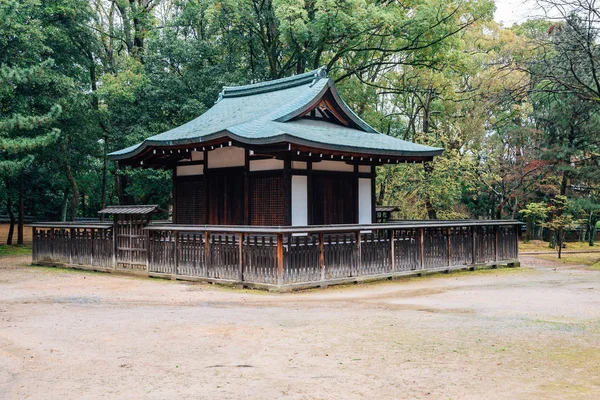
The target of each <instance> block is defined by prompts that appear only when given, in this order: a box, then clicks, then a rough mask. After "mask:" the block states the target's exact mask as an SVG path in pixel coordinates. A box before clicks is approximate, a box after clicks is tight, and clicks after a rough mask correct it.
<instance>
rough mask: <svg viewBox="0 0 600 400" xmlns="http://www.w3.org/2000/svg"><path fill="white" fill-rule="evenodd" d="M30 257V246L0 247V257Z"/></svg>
mask: <svg viewBox="0 0 600 400" xmlns="http://www.w3.org/2000/svg"><path fill="white" fill-rule="evenodd" d="M27 255H31V246H29V245H23V246H7V245H2V246H0V257H8V256H27Z"/></svg>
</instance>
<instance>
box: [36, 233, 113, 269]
mask: <svg viewBox="0 0 600 400" xmlns="http://www.w3.org/2000/svg"><path fill="white" fill-rule="evenodd" d="M31 226H32V230H33V246H32V258H33V262H39V263H42V262H47V263H62V264H69V265H82V266H92V267H105V268H110V267H113V266H114V263H115V252H114V240H113V229H112V224H111V223H101V222H98V223H92V224H81V223H60V222H56V223H47V224H32V225H31Z"/></svg>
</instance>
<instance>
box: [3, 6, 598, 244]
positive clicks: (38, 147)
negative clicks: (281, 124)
mask: <svg viewBox="0 0 600 400" xmlns="http://www.w3.org/2000/svg"><path fill="white" fill-rule="evenodd" d="M585 4H586V3H585V2H583V3H580V4H579V5H578V7H576V9H575V10H574V12H573V13H570V14H568V15H564V16H563V17H564V18H563V21H562V22H556V21H553V22H549V21H527V22H525V23H523V24H521V25H518V26H514V27H512V28H503V27H500V26H498V25H497V24H496V23H494V22H493V21H492V15H493V10H494V3H493V2H492V1H487V0H468V1H464V2H452V1H448V0H434V1H424V0H413V1H409V2H402V3H400V2H380V1H375V0H344V1H338V0H315V1H304V0H293V1H283V0H266V1H259V0H248V1H241V0H160V1H152V2H148V1H143V0H130V1H121V0H117V1H111V2H105V1H102V0H91V1H90V2H83V3H82V2H81V1H79V0H41V1H37V0H19V1H14V0H0V150H2V151H3V153H2V157H0V175H2V177H3V178H5V179H2V181H1V183H0V185H2V187H1V190H0V202H1V203H2V204H6V203H7V201H9V200H15V198H16V195H17V193H16V190H15V183H16V176H17V175H19V174H24V175H23V176H24V177H25V178H26V180H27V182H28V185H27V187H26V189H25V191H26V193H25V208H26V212H27V213H28V214H34V215H38V216H41V217H43V218H47V219H56V218H62V217H65V218H74V217H78V216H86V217H95V216H96V214H95V211H96V210H97V209H98V208H100V207H102V206H104V205H107V204H110V203H117V202H134V203H158V204H160V205H161V206H162V207H164V208H167V207H168V205H169V203H170V202H171V186H170V174H169V172H166V171H153V170H140V169H121V170H118V169H117V168H115V166H114V165H112V164H111V163H109V162H108V160H107V157H106V155H107V154H108V153H109V152H111V151H113V150H117V149H120V148H123V147H126V146H130V145H133V144H136V143H138V142H140V141H141V140H143V139H144V138H146V137H148V136H150V135H153V134H156V133H160V132H163V131H165V130H168V129H171V128H173V127H175V126H178V125H181V124H183V123H185V122H187V121H189V120H191V119H193V118H195V117H196V116H198V115H199V114H201V113H203V112H204V111H206V110H207V109H208V108H210V107H211V105H212V104H213V103H214V101H215V99H216V97H217V94H218V92H219V90H220V89H221V87H222V86H224V85H237V84H246V83H250V82H256V81H261V80H265V79H271V78H279V77H283V76H289V75H291V74H294V73H301V72H304V71H305V70H307V69H312V68H317V67H320V66H322V65H326V66H327V67H328V69H329V71H330V73H331V75H332V76H333V77H334V79H335V80H336V84H337V87H338V89H339V90H340V92H341V95H342V97H343V98H344V99H345V100H346V101H347V103H348V105H349V106H350V107H351V108H353V109H354V110H355V111H356V112H357V113H358V114H359V115H360V116H361V117H363V118H364V119H365V120H366V121H367V122H368V123H370V124H371V125H372V126H374V127H375V128H377V129H378V130H379V131H381V132H383V133H385V134H389V135H392V136H395V137H398V138H401V139H404V140H409V141H415V142H419V143H425V144H429V145H433V146H439V147H444V148H445V152H444V154H443V155H442V156H440V157H437V159H436V160H435V161H434V162H432V163H428V164H426V165H421V164H417V165H411V164H405V165H389V166H383V167H379V168H378V175H377V182H376V188H377V197H376V200H377V203H378V204H393V205H398V206H400V208H401V212H400V213H399V216H400V217H401V218H407V219H411V218H452V219H455V218H516V217H517V216H519V215H520V216H522V217H523V218H524V219H525V220H526V221H527V223H528V224H531V225H532V226H533V227H534V228H535V229H537V230H539V227H540V226H541V224H542V223H547V224H552V226H553V227H554V228H556V229H557V230H562V231H564V229H565V227H566V226H567V225H568V224H569V223H570V222H572V221H568V220H567V216H568V215H571V217H572V218H573V220H577V221H580V222H581V223H585V225H586V226H587V230H588V231H589V232H591V231H592V230H594V229H595V226H596V223H597V222H598V216H597V215H598V210H597V201H596V198H597V196H596V195H595V193H596V192H597V190H598V187H599V186H598V184H599V179H600V177H599V176H598V174H597V170H598V168H600V165H599V160H600V149H599V147H598V146H600V142H599V141H598V140H597V138H596V136H597V134H596V133H597V132H598V130H599V128H600V119H599V112H598V111H599V109H598V107H599V106H598V103H599V102H598V101H597V99H598V96H596V91H597V89H598V88H597V87H595V86H594V84H595V82H594V74H595V72H596V69H597V66H598V63H597V61H598V55H599V53H598V51H599V50H598V46H596V45H595V44H596V43H597V37H598V35H597V34H598V32H597V30H596V29H595V28H593V27H594V26H596V25H594V24H591V25H590V22H594V21H595V19H594V18H596V17H594V13H586V9H585ZM588 11H589V10H588ZM549 32H550V34H549ZM571 66H573V68H571ZM557 195H560V196H566V197H567V198H568V199H569V201H568V210H567V211H564V210H563V211H561V208H560V207H558V206H557V204H558V203H557V201H558V200H556V199H558V197H557ZM13 203H14V201H13ZM548 203H552V204H554V205H553V206H552V207H553V208H552V209H551V211H548V212H547V214H546V215H542V214H543V208H544V207H545V204H548ZM561 207H562V206H561ZM563 216H564V217H563ZM546 220H548V221H547V222H546ZM548 226H550V225H548ZM560 226H562V228H560ZM554 228H553V229H554ZM532 232H533V231H532ZM592 236H593V235H591V236H590V237H592Z"/></svg>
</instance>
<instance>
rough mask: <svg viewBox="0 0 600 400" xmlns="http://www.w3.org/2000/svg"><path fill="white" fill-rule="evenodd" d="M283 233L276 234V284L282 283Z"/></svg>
mask: <svg viewBox="0 0 600 400" xmlns="http://www.w3.org/2000/svg"><path fill="white" fill-rule="evenodd" d="M283 261H284V260H283V234H281V233H278V234H277V285H278V286H280V287H281V285H283Z"/></svg>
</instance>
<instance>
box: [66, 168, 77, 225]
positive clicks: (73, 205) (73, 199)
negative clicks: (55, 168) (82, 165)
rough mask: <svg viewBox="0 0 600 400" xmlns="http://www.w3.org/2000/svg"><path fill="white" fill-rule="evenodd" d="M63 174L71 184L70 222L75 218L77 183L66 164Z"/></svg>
mask: <svg viewBox="0 0 600 400" xmlns="http://www.w3.org/2000/svg"><path fill="white" fill-rule="evenodd" d="M65 173H66V175H67V180H68V181H69V183H70V184H71V190H72V191H73V196H72V197H71V216H70V220H71V221H75V218H76V217H77V205H78V204H79V188H78V187H77V182H76V181H75V177H74V176H73V172H72V171H71V166H70V165H69V164H68V163H67V166H66V168H65Z"/></svg>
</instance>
